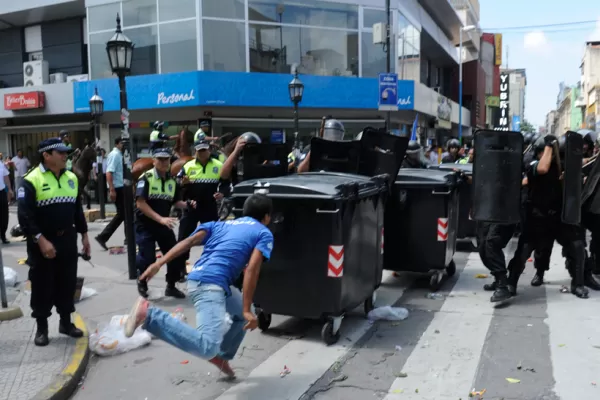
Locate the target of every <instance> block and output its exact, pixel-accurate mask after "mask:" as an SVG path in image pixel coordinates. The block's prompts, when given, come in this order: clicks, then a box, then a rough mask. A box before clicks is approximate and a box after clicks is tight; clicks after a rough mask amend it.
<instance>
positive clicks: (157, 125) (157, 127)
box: [152, 121, 165, 131]
mask: <svg viewBox="0 0 600 400" xmlns="http://www.w3.org/2000/svg"><path fill="white" fill-rule="evenodd" d="M164 125H165V123H164V122H163V121H156V122H154V124H152V128H153V129H154V130H156V131H161V130H162V128H163V126H164Z"/></svg>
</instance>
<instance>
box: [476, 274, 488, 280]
mask: <svg viewBox="0 0 600 400" xmlns="http://www.w3.org/2000/svg"><path fill="white" fill-rule="evenodd" d="M488 276H489V275H488V274H476V275H475V278H477V279H487V278H488Z"/></svg>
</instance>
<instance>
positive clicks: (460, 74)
mask: <svg viewBox="0 0 600 400" xmlns="http://www.w3.org/2000/svg"><path fill="white" fill-rule="evenodd" d="M475 28H477V27H476V26H475V25H467V26H461V27H460V30H459V31H460V33H459V42H460V43H459V46H460V47H459V51H458V53H459V55H458V58H459V60H458V140H460V141H461V144H462V109H463V107H462V105H463V40H462V37H463V32H470V31H472V30H473V29H475Z"/></svg>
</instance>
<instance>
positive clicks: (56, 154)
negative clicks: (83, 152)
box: [17, 138, 90, 346]
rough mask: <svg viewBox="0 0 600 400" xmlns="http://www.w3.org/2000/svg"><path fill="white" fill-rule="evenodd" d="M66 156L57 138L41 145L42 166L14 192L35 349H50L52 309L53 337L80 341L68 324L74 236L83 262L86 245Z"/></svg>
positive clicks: (73, 283)
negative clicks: (55, 330)
mask: <svg viewBox="0 0 600 400" xmlns="http://www.w3.org/2000/svg"><path fill="white" fill-rule="evenodd" d="M69 151H70V149H69V148H68V147H67V146H65V145H64V144H63V143H62V142H61V140H60V139H59V138H51V139H47V140H43V141H42V142H40V144H39V145H38V152H39V154H40V155H41V157H42V160H41V162H40V164H39V165H38V166H37V167H36V168H34V169H32V170H31V171H30V172H29V173H28V174H27V175H25V177H24V180H23V184H22V186H21V187H19V189H18V191H17V199H18V217H19V224H20V226H21V229H23V232H24V233H25V236H26V238H27V256H28V260H29V261H28V263H29V266H30V270H29V280H30V281H31V309H32V313H31V316H32V317H33V318H35V319H36V322H37V331H36V333H35V338H34V343H35V345H36V346H46V345H48V343H49V339H48V317H50V315H51V310H52V307H53V306H54V307H56V311H57V312H58V314H59V316H60V323H59V328H58V331H59V332H60V333H61V334H64V335H67V336H70V337H74V338H78V337H81V336H83V332H82V331H81V330H79V329H78V328H76V327H75V325H73V323H72V322H71V313H73V312H74V311H75V305H74V296H75V289H76V285H77V260H78V251H77V233H80V234H81V241H82V244H83V252H84V253H85V254H87V255H88V256H89V255H90V242H89V240H88V234H87V223H86V222H85V217H84V215H83V209H82V207H81V200H80V198H79V196H78V180H77V175H75V174H74V173H72V172H71V171H68V170H67V169H66V164H67V153H68V152H69Z"/></svg>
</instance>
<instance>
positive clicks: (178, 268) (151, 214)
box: [135, 148, 196, 299]
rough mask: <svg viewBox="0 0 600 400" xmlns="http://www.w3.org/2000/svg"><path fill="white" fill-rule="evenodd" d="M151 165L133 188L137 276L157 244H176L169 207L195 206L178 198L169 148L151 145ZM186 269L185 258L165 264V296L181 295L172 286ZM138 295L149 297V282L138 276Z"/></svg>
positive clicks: (152, 259)
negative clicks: (152, 162)
mask: <svg viewBox="0 0 600 400" xmlns="http://www.w3.org/2000/svg"><path fill="white" fill-rule="evenodd" d="M152 156H153V157H154V168H153V169H151V170H150V171H147V172H145V173H144V174H143V175H142V176H141V177H140V179H139V180H138V183H137V186H136V191H135V197H136V198H135V218H136V221H135V241H136V244H137V245H138V248H139V252H138V254H137V256H136V267H137V271H138V276H141V275H142V274H143V273H144V271H146V268H148V266H149V265H151V264H152V263H154V262H155V261H156V244H158V247H159V248H160V251H162V252H163V254H166V253H167V252H168V251H169V250H171V248H172V247H173V246H175V244H177V240H176V239H175V233H173V230H172V229H173V227H174V225H175V224H176V223H177V219H176V218H171V217H170V213H171V207H172V206H173V205H175V206H176V207H178V208H192V209H193V208H194V207H195V206H196V203H195V202H194V201H192V200H190V201H188V202H184V201H181V200H180V188H179V185H178V184H177V182H176V181H175V179H174V178H173V177H171V176H170V173H169V171H170V169H171V162H170V160H171V151H170V149H167V148H159V149H154V151H153V152H152ZM184 271H185V260H183V259H181V258H178V259H175V260H173V261H172V262H171V263H169V264H168V266H167V278H166V280H167V288H166V289H165V296H170V297H175V298H178V299H182V298H184V297H185V294H183V292H181V291H180V290H179V289H177V287H176V286H175V283H176V282H177V281H178V280H179V279H180V277H181V275H182V273H183V272H184ZM137 287H138V292H139V294H140V296H143V297H146V298H147V297H148V283H147V282H146V281H140V280H138V283H137Z"/></svg>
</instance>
